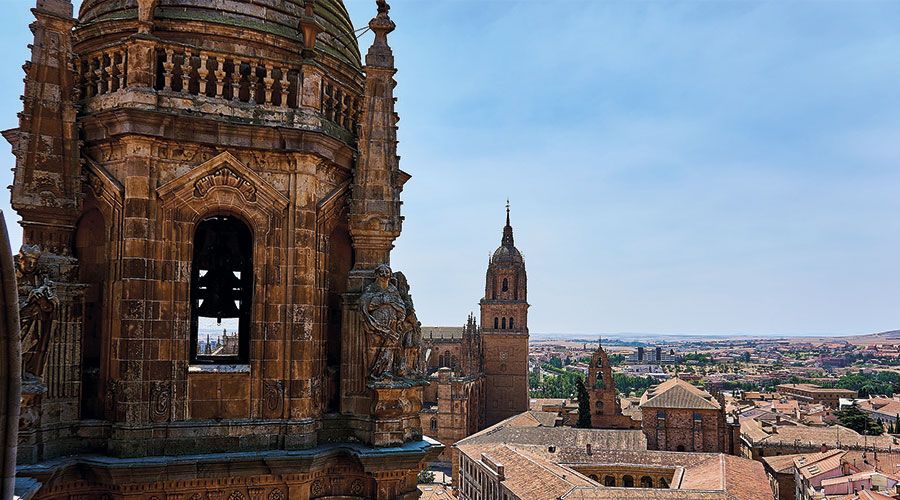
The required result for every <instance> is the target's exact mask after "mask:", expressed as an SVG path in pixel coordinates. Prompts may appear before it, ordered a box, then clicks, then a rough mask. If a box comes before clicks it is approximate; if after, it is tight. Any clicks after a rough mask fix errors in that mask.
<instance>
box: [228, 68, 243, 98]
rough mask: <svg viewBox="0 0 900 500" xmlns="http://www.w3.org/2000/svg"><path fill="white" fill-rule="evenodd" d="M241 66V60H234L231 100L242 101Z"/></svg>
mask: <svg viewBox="0 0 900 500" xmlns="http://www.w3.org/2000/svg"><path fill="white" fill-rule="evenodd" d="M241 64H243V63H242V62H241V61H240V60H238V59H235V60H234V65H233V66H234V67H233V68H232V70H231V100H232V101H240V100H241Z"/></svg>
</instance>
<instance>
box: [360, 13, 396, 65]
mask: <svg viewBox="0 0 900 500" xmlns="http://www.w3.org/2000/svg"><path fill="white" fill-rule="evenodd" d="M376 3H377V4H378V14H376V15H375V17H373V18H372V20H371V21H369V29H371V30H372V32H374V33H375V41H374V42H372V46H371V47H369V52H368V53H367V54H366V66H372V67H381V68H393V67H394V53H393V51H392V50H391V47H390V45H388V41H387V36H388V33H390V32H392V31H394V29H395V28H397V25H396V24H394V21H391V16H390V15H388V11H390V10H391V6H390V5H388V3H387V1H386V0H376Z"/></svg>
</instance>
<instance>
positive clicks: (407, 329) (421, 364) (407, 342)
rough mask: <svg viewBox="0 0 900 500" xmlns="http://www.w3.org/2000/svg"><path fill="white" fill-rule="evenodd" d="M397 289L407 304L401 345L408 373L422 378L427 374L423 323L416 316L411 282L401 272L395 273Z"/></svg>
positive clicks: (401, 327) (402, 325)
mask: <svg viewBox="0 0 900 500" xmlns="http://www.w3.org/2000/svg"><path fill="white" fill-rule="evenodd" d="M394 281H395V282H396V283H397V290H398V291H399V292H400V297H401V298H402V299H403V303H404V304H405V306H406V317H405V318H404V319H403V321H402V322H401V323H400V334H401V336H402V338H401V346H402V349H403V354H402V355H403V360H402V361H403V363H402V365H405V367H406V371H407V373H406V375H407V376H410V377H414V378H421V377H423V376H424V374H425V361H424V359H423V358H422V323H421V322H419V318H417V317H416V308H415V306H414V305H413V300H412V296H411V295H410V294H409V282H408V281H407V280H406V276H405V275H404V274H403V273H401V272H396V273H394Z"/></svg>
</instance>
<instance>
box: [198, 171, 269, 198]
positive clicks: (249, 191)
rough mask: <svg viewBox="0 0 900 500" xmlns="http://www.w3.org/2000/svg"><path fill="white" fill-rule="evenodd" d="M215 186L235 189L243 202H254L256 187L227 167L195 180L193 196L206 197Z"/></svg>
mask: <svg viewBox="0 0 900 500" xmlns="http://www.w3.org/2000/svg"><path fill="white" fill-rule="evenodd" d="M216 186H228V187H231V188H234V189H237V190H238V191H239V192H240V193H241V196H243V197H244V199H245V200H247V201H251V202H252V201H256V186H254V185H253V184H252V183H251V182H250V181H248V180H247V179H245V178H244V177H242V176H241V174H239V173H237V172H235V171H234V170H232V169H231V168H230V167H229V166H227V165H223V166H221V167H218V168H217V169H215V170H213V171H212V172H210V173H208V174H206V175H204V176H203V177H201V178H199V179H197V181H196V182H194V196H196V197H197V198H203V197H204V196H206V193H208V192H209V191H210V190H212V189H213V188H215V187H216Z"/></svg>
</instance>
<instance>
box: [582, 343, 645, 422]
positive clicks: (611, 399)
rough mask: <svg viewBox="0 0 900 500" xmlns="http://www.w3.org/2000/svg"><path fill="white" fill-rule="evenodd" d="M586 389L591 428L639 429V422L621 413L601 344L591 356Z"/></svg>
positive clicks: (609, 368)
mask: <svg viewBox="0 0 900 500" xmlns="http://www.w3.org/2000/svg"><path fill="white" fill-rule="evenodd" d="M586 385H587V387H586V388H587V391H588V396H589V397H590V400H591V404H590V407H591V428H593V429H640V428H641V422H640V421H637V420H633V419H632V418H631V417H628V416H625V415H623V414H622V403H621V401H620V400H619V394H618V392H617V391H616V381H615V379H613V374H612V366H611V365H610V364H609V358H608V357H607V355H606V351H605V350H603V346H601V345H597V350H596V351H594V354H593V355H592V356H591V366H590V368H589V371H588V377H587V383H586Z"/></svg>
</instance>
